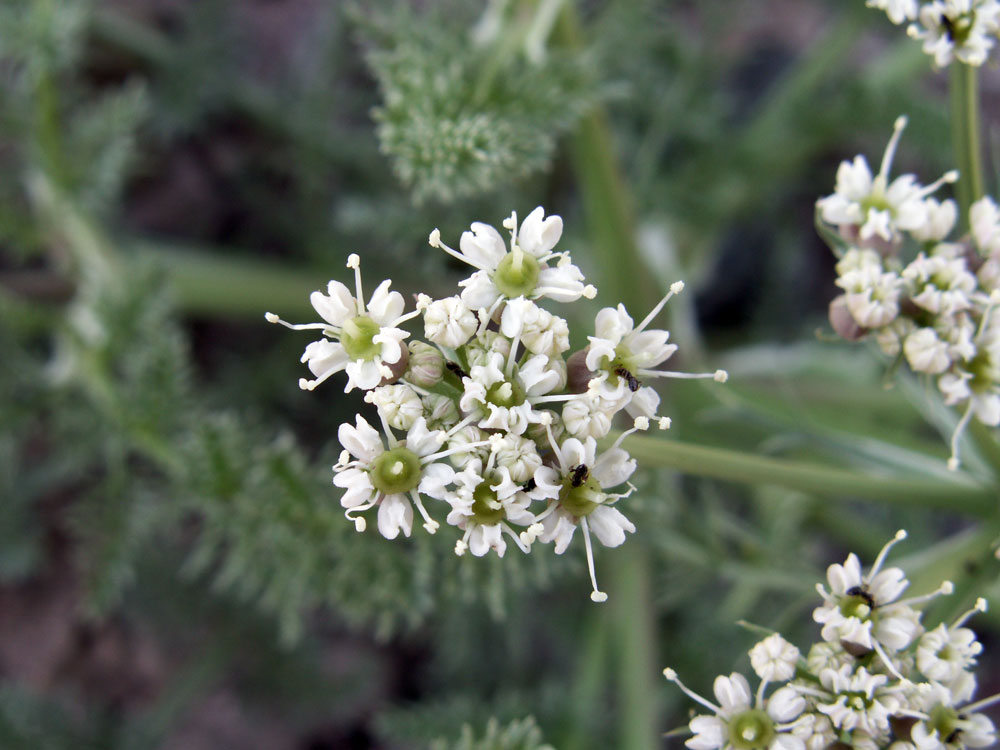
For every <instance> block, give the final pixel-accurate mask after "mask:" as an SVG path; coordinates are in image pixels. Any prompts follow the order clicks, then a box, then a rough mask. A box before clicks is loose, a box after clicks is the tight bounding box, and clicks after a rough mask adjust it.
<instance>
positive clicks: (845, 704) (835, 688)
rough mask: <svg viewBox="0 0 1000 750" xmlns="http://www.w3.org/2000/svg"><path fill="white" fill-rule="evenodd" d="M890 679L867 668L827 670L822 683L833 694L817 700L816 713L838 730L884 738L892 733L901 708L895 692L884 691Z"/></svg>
mask: <svg viewBox="0 0 1000 750" xmlns="http://www.w3.org/2000/svg"><path fill="white" fill-rule="evenodd" d="M888 680H889V678H888V677H886V676H885V675H884V674H871V673H869V672H868V670H866V669H865V668H864V667H858V668H857V669H856V670H852V668H851V667H850V666H848V665H845V666H843V667H841V668H840V669H838V670H833V669H825V670H823V671H822V672H820V675H819V681H820V684H821V685H822V686H823V687H824V688H825V689H826V690H827V691H829V692H830V693H831V695H830V697H829V698H817V701H818V703H817V706H816V710H817V711H819V712H820V713H824V714H826V715H827V716H829V717H830V721H831V723H832V724H833V725H834V726H835V727H836V728H837V729H841V730H844V731H848V732H850V731H853V730H855V729H860V730H861V731H862V732H866V733H867V734H870V735H873V736H879V735H884V734H886V733H887V732H888V731H889V717H890V716H891V715H892V713H893V711H895V710H896V708H897V706H898V705H899V701H898V699H897V698H896V696H895V695H894V693H893V692H891V691H888V690H885V689H884V688H885V686H886V683H887V682H888Z"/></svg>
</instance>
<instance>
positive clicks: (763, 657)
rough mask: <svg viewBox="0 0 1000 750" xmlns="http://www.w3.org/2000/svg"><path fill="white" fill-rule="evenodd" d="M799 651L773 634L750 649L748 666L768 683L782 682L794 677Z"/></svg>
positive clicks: (776, 634)
mask: <svg viewBox="0 0 1000 750" xmlns="http://www.w3.org/2000/svg"><path fill="white" fill-rule="evenodd" d="M798 661H799V650H798V649H797V648H796V647H795V646H793V645H792V644H791V643H789V642H788V641H786V640H785V639H784V638H782V637H781V635H780V634H778V633H774V634H772V635H769V636H768V637H767V638H765V639H764V640H762V641H760V642H759V643H758V644H757V645H755V646H754V647H753V648H752V649H750V665H751V666H752V667H753V671H754V672H756V673H757V676H758V677H760V678H761V679H762V680H767V681H768V682H774V681H778V682H784V681H785V680H790V679H792V677H794V676H795V667H796V665H797V664H798Z"/></svg>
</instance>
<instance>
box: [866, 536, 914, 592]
mask: <svg viewBox="0 0 1000 750" xmlns="http://www.w3.org/2000/svg"><path fill="white" fill-rule="evenodd" d="M904 539H906V530H905V529H900V530H899V531H897V532H896V535H895V536H894V537H893V538H892V539H890V540H889V541H888V542H886V544H885V546H884V547H883V548H882V550H881V551H880V552H879V553H878V557H876V558H875V562H874V563H872V567H871V570H869V571H868V575H866V576H865V577H864V579H863V580H864V581H866V582H867V581H870V580H871V579H872V578H874V577H875V574H876V573H878V571H879V569H880V568H881V567H882V563H883V562H885V557H886V555H888V554H889V550H891V549H892V548H893V547H894V546H895V545H896V544H897V543H898V542H901V541H903V540H904Z"/></svg>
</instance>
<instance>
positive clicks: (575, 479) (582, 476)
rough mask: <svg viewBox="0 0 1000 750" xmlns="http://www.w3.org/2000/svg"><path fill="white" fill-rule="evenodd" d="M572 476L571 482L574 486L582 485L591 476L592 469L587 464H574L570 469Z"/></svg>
mask: <svg viewBox="0 0 1000 750" xmlns="http://www.w3.org/2000/svg"><path fill="white" fill-rule="evenodd" d="M570 472H571V478H570V480H569V483H570V484H571V485H573V486H574V487H579V486H581V485H582V484H583V483H584V482H586V481H587V479H589V478H590V469H588V468H587V466H586V464H580V465H579V466H574V467H573V468H572V469H570Z"/></svg>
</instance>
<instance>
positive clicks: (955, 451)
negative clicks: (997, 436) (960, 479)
mask: <svg viewBox="0 0 1000 750" xmlns="http://www.w3.org/2000/svg"><path fill="white" fill-rule="evenodd" d="M994 294H996V293H994ZM995 304H996V303H995V302H994V301H991V302H990V306H989V307H988V308H987V309H986V310H985V311H984V312H983V319H982V321H981V323H980V325H979V330H978V332H977V333H976V334H975V338H974V339H973V340H972V348H971V351H969V352H967V353H966V355H965V356H963V358H962V359H961V361H956V362H955V363H954V366H953V367H952V369H951V370H949V371H948V372H946V373H945V374H944V375H942V376H941V377H940V378H938V388H939V389H940V391H941V393H942V395H943V396H944V402H945V403H946V404H947V405H948V406H957V405H960V404H965V405H966V408H965V414H963V415H962V418H961V419H960V420H959V422H958V425H957V426H956V427H955V431H954V432H953V433H952V436H951V458H949V459H948V466H949V468H951V469H957V468H958V466H959V441H960V439H961V436H962V433H963V432H964V431H965V428H966V426H967V425H968V423H969V420H970V419H971V418H972V417H973V416H974V417H976V419H978V420H979V421H980V422H981V423H982V424H984V425H987V426H990V427H996V426H997V425H998V424H1000V326H997V325H996V324H995V323H994V322H993V320H992V315H993V310H994V307H993V306H994V305H995Z"/></svg>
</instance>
